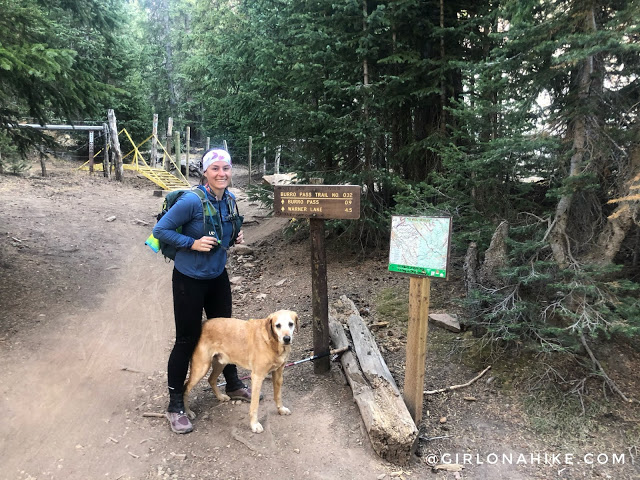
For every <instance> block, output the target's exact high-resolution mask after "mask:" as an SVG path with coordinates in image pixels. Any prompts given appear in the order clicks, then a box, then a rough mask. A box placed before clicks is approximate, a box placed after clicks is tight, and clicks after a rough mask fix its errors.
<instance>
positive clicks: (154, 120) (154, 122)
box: [149, 113, 158, 168]
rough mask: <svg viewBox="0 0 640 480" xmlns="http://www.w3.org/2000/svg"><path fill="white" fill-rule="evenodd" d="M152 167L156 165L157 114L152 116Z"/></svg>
mask: <svg viewBox="0 0 640 480" xmlns="http://www.w3.org/2000/svg"><path fill="white" fill-rule="evenodd" d="M149 163H150V165H151V166H152V167H154V168H155V167H157V164H158V114H157V113H154V114H153V137H151V162H149Z"/></svg>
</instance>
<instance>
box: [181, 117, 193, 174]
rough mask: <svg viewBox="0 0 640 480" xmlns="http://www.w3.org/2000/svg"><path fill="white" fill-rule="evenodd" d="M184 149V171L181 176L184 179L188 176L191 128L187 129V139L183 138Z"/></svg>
mask: <svg viewBox="0 0 640 480" xmlns="http://www.w3.org/2000/svg"><path fill="white" fill-rule="evenodd" d="M185 142H186V143H185V147H184V156H185V159H184V171H183V172H182V174H183V175H184V176H185V177H186V176H188V175H189V147H190V146H191V127H187V138H185Z"/></svg>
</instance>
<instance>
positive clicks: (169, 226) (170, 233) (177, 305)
mask: <svg viewBox="0 0 640 480" xmlns="http://www.w3.org/2000/svg"><path fill="white" fill-rule="evenodd" d="M202 174H203V177H204V180H205V182H204V186H200V187H198V188H200V189H203V190H204V191H205V192H206V194H207V198H208V200H209V201H210V202H211V204H212V205H213V207H214V208H215V212H212V211H210V210H209V211H208V213H209V216H210V218H209V219H207V222H205V217H204V214H203V205H202V201H201V199H200V197H199V196H198V195H197V194H195V193H193V194H189V193H185V194H183V195H182V196H181V197H180V198H179V199H178V201H177V202H176V203H175V204H174V205H173V206H172V207H171V209H169V211H168V212H167V213H166V214H165V215H164V216H163V217H162V218H161V219H160V221H159V222H158V223H157V224H156V226H155V227H154V229H153V235H154V236H155V237H156V238H157V239H159V240H161V241H163V242H166V243H170V244H173V245H175V246H176V247H177V253H176V258H175V267H174V270H173V311H174V317H175V323H176V341H175V344H174V346H173V350H172V351H171V355H170V356H169V365H168V368H167V373H168V384H169V407H168V408H167V418H168V419H169V423H170V425H171V429H172V430H173V431H174V432H176V433H189V432H190V431H192V430H193V426H192V424H191V422H190V421H189V418H188V416H187V415H186V414H185V412H184V403H183V399H182V396H183V387H184V382H185V379H186V376H187V370H188V368H189V361H190V359H191V355H192V353H193V350H194V349H195V347H196V344H197V343H198V339H199V338H200V332H201V330H202V310H203V309H204V311H205V313H206V316H207V318H214V317H231V285H230V283H229V276H228V275H227V270H226V269H225V264H226V262H227V249H228V248H229V247H230V246H231V245H233V244H234V243H243V242H244V237H243V232H242V230H240V226H241V225H242V217H240V216H239V215H238V213H237V212H238V211H237V208H236V207H235V204H236V202H235V197H234V196H233V194H232V193H231V192H229V190H227V187H228V186H229V185H230V183H231V157H230V156H229V153H227V152H226V151H225V150H219V149H213V150H209V151H208V152H206V153H205V154H204V155H203V157H202ZM212 222H213V223H215V226H214V227H213V228H212V226H211V223H212ZM179 227H182V228H181V231H180V232H177V231H176V229H178V228H179ZM205 229H206V230H207V231H205ZM223 374H224V377H225V380H226V382H227V386H226V393H227V395H229V396H230V397H231V398H232V399H236V400H245V401H251V390H250V389H249V388H247V386H246V385H244V384H243V383H242V382H241V381H240V380H239V379H238V373H237V369H236V366H235V365H227V366H226V367H225V369H224V371H223Z"/></svg>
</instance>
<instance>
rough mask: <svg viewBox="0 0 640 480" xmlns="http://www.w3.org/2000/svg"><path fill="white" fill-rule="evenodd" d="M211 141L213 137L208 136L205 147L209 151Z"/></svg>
mask: <svg viewBox="0 0 640 480" xmlns="http://www.w3.org/2000/svg"><path fill="white" fill-rule="evenodd" d="M210 143H211V137H207V148H205V149H204V151H205V152H208V151H209V144H210Z"/></svg>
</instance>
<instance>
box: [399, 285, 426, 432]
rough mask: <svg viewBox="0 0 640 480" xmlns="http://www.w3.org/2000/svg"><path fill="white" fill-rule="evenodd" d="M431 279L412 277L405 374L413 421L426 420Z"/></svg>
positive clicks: (405, 389) (405, 395)
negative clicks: (426, 373) (426, 374)
mask: <svg viewBox="0 0 640 480" xmlns="http://www.w3.org/2000/svg"><path fill="white" fill-rule="evenodd" d="M430 288H431V280H430V279H429V277H413V276H412V277H411V278H410V280H409V328H408V330H407V350H406V352H407V353H406V362H405V365H406V367H405V374H404V401H405V403H406V404H407V409H408V410H409V413H411V417H412V418H413V421H414V422H416V424H418V423H419V422H420V420H421V419H422V401H423V398H424V393H423V392H424V373H425V372H424V371H425V363H426V360H427V336H428V334H429V297H430Z"/></svg>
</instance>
